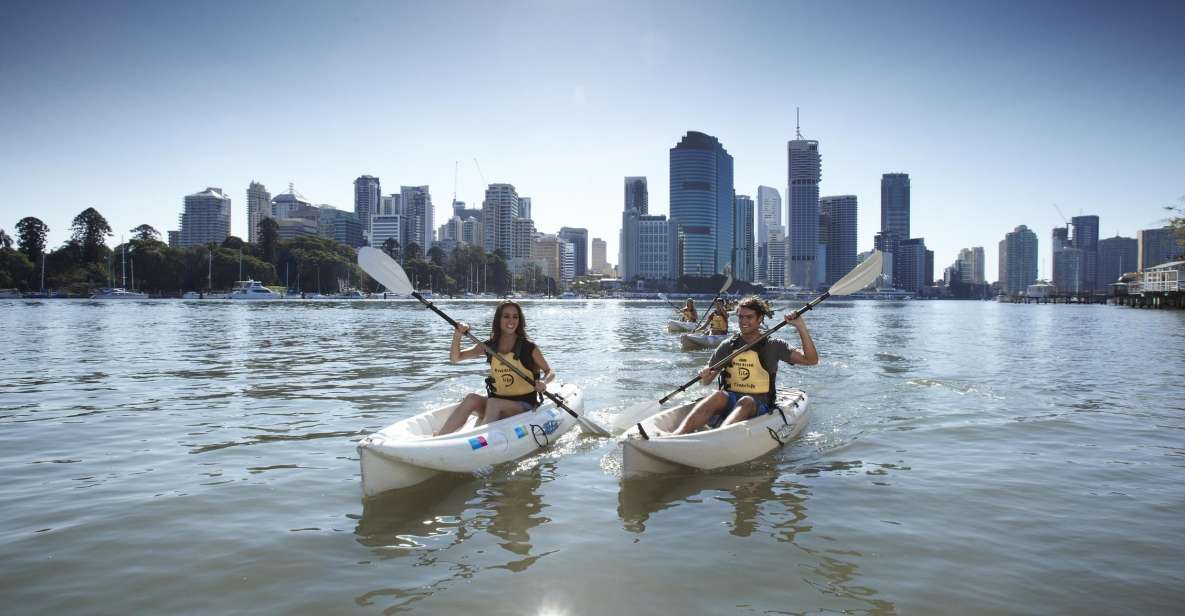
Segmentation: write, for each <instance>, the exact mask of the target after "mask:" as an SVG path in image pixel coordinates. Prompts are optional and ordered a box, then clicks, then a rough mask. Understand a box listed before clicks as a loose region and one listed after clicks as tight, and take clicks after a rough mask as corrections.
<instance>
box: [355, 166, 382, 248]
mask: <svg viewBox="0 0 1185 616" xmlns="http://www.w3.org/2000/svg"><path fill="white" fill-rule="evenodd" d="M382 194H383V189H382V187H381V186H380V185H379V179H378V178H376V177H374V176H373V175H361V176H358V178H357V179H355V180H354V216H357V217H358V221H359V222H360V223H362V235H363V236H365V237H366V239H367V240H369V239H370V218H371V216H374V215H375V214H376V213H379V212H378V207H379V199H380V197H381V196H382ZM372 245H373V244H372Z"/></svg>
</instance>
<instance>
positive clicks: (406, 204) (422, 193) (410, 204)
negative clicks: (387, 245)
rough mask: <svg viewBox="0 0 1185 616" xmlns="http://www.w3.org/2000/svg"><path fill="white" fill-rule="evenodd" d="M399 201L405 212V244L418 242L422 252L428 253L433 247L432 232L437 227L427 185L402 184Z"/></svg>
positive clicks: (403, 212) (402, 212)
mask: <svg viewBox="0 0 1185 616" xmlns="http://www.w3.org/2000/svg"><path fill="white" fill-rule="evenodd" d="M399 202H400V208H401V210H402V211H401V212H400V213H401V214H403V229H402V231H403V234H404V237H403V240H402V241H403V244H404V246H410V245H412V244H416V245H418V246H419V247H420V253H421V254H427V253H428V249H429V248H431V247H432V232H433V230H434V229H435V226H434V223H433V218H434V213H435V211H434V209H433V207H432V194H431V193H430V192H428V187H427V186H400V187H399Z"/></svg>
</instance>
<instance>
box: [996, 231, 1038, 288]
mask: <svg viewBox="0 0 1185 616" xmlns="http://www.w3.org/2000/svg"><path fill="white" fill-rule="evenodd" d="M999 275H1000V290H1001V291H1004V292H1005V293H1008V294H1012V295H1017V294H1022V293H1024V292H1025V291H1026V290H1027V289H1028V287H1029V285H1031V284H1033V283H1034V282H1037V234H1036V233H1033V232H1032V231H1030V230H1029V228H1028V227H1026V226H1024V225H1020V226H1019V227H1016V228H1015V229H1013V230H1012V231H1011V232H1009V233H1007V234H1005V235H1004V239H1002V240H1000V261H999Z"/></svg>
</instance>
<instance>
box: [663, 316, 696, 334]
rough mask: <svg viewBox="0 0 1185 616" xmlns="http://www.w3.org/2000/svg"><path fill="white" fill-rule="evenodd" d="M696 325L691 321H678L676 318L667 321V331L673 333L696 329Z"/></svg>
mask: <svg viewBox="0 0 1185 616" xmlns="http://www.w3.org/2000/svg"><path fill="white" fill-rule="evenodd" d="M695 326H696V324H695V323H693V322H691V321H676V320H675V319H671V320H669V321H667V331H668V332H670V333H672V334H682V333H685V332H691V331H695Z"/></svg>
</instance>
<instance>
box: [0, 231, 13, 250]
mask: <svg viewBox="0 0 1185 616" xmlns="http://www.w3.org/2000/svg"><path fill="white" fill-rule="evenodd" d="M0 248H6V249H11V248H12V238H11V237H9V235H8V234H7V233H5V232H4V229H0Z"/></svg>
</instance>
